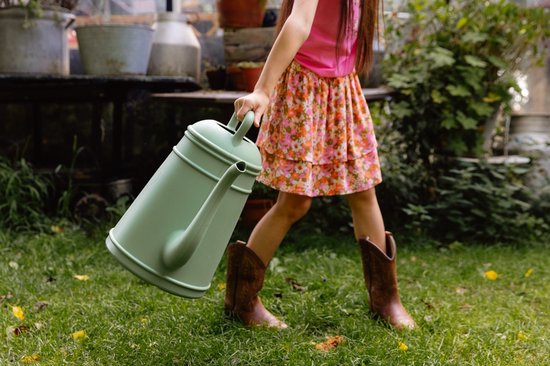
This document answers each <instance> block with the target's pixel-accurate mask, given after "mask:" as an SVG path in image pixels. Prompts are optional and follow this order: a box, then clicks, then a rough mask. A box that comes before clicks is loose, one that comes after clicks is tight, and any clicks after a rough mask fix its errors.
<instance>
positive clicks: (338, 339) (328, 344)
mask: <svg viewBox="0 0 550 366" xmlns="http://www.w3.org/2000/svg"><path fill="white" fill-rule="evenodd" d="M325 338H326V339H327V340H326V341H324V342H322V343H315V342H312V343H313V345H314V346H315V349H316V350H319V351H323V352H328V351H331V350H333V349H334V348H335V347H337V346H338V345H339V344H340V343H342V342H343V341H344V337H342V336H334V337H328V336H327V337H325Z"/></svg>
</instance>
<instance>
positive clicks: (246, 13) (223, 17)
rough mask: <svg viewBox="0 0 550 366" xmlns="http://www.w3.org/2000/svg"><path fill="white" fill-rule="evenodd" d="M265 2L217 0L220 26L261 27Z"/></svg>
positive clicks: (254, 0)
mask: <svg viewBox="0 0 550 366" xmlns="http://www.w3.org/2000/svg"><path fill="white" fill-rule="evenodd" d="M266 3H267V1H266V0H218V3H217V5H218V14H219V17H220V27H222V28H254V27H261V26H262V23H263V20H264V14H265V7H266Z"/></svg>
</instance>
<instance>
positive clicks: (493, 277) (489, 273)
mask: <svg viewBox="0 0 550 366" xmlns="http://www.w3.org/2000/svg"><path fill="white" fill-rule="evenodd" d="M485 278H486V279H488V280H491V281H494V280H496V279H497V278H498V273H496V272H495V271H487V272H485Z"/></svg>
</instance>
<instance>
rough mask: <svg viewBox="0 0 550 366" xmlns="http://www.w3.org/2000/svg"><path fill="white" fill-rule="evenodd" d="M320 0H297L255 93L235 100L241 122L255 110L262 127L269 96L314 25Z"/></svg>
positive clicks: (257, 122)
mask: <svg viewBox="0 0 550 366" xmlns="http://www.w3.org/2000/svg"><path fill="white" fill-rule="evenodd" d="M317 3H318V0H295V1H294V5H293V7H292V11H291V13H290V15H289V17H288V19H287V20H286V22H285V24H284V25H283V28H282V29H281V32H280V33H279V35H278V36H277V39H276V40H275V42H274V44H273V47H272V48H271V51H270V52H269V56H267V60H266V62H265V65H264V68H263V70H262V73H261V75H260V78H259V79H258V82H257V83H256V86H255V87H254V91H253V92H252V93H251V94H248V95H247V96H244V97H242V98H239V99H237V100H236V101H235V111H236V112H237V117H238V118H239V120H242V119H243V118H244V115H245V114H246V112H248V111H249V110H253V111H254V125H255V126H256V127H259V126H260V119H261V117H262V115H263V114H264V112H265V109H266V108H267V105H268V103H269V96H270V94H271V92H272V91H273V88H275V85H276V84H277V81H278V80H279V78H280V77H281V75H282V74H283V72H284V71H285V70H286V68H287V67H288V65H290V63H291V62H292V60H293V59H294V56H296V53H297V52H298V50H299V49H300V47H301V46H302V44H303V43H304V42H305V41H306V39H307V37H308V36H309V32H310V30H311V25H312V24H313V18H314V17H315V11H316V9H317Z"/></svg>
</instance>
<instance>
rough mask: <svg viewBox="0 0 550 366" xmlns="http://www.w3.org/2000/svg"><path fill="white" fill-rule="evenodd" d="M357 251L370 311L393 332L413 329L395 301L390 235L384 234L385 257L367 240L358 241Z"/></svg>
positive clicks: (401, 307)
mask: <svg viewBox="0 0 550 366" xmlns="http://www.w3.org/2000/svg"><path fill="white" fill-rule="evenodd" d="M359 248H360V249H361V260H362V262H363V273H364V276H365V284H366V285H367V290H368V292H369V299H370V301H369V302H370V308H371V310H372V311H373V312H374V313H375V314H377V315H379V316H380V317H381V318H382V319H384V320H385V321H386V322H388V323H389V324H390V325H392V326H393V327H395V328H396V329H404V328H409V329H412V328H414V327H415V326H416V324H415V322H414V320H413V319H412V317H411V316H410V315H409V313H407V310H405V308H404V307H403V305H402V304H401V300H400V299H399V292H398V290H397V270H396V261H395V258H396V253H395V252H396V248H395V241H394V240H393V236H392V234H391V233H390V232H386V253H384V252H383V251H382V250H381V249H380V248H379V247H377V246H376V245H375V244H374V243H373V242H371V241H370V240H369V239H368V238H364V239H359Z"/></svg>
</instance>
